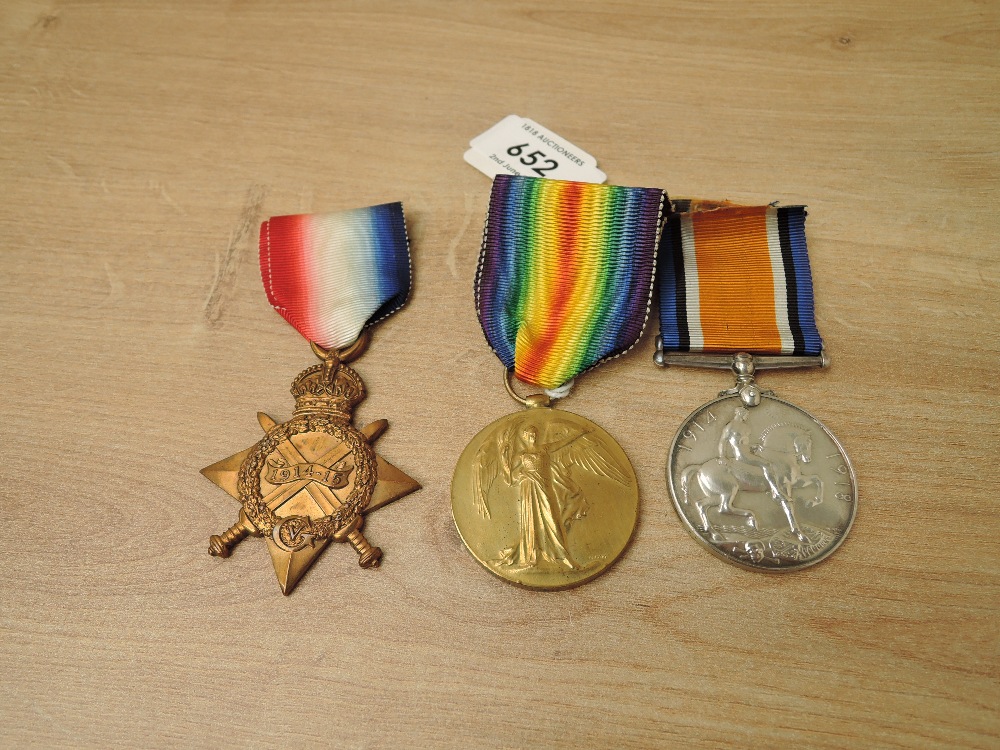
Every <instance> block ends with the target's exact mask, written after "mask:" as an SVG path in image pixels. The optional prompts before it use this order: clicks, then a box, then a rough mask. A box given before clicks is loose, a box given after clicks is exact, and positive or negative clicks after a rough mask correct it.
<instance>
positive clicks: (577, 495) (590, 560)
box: [451, 407, 639, 590]
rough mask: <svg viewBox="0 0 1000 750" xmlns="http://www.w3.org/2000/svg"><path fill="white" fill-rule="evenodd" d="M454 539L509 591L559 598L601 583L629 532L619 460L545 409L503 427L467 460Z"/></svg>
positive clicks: (633, 506) (631, 483) (622, 458)
mask: <svg viewBox="0 0 1000 750" xmlns="http://www.w3.org/2000/svg"><path fill="white" fill-rule="evenodd" d="M451 502H452V511H453V513H454V516H455V525H456V526H457V527H458V532H459V534H460V535H461V537H462V540H463V541H464V542H465V544H466V546H467V547H468V548H469V551H470V552H472V554H473V556H474V557H475V558H476V559H477V560H478V561H479V562H480V563H482V564H483V565H484V566H485V567H486V568H487V569H489V570H490V571H492V572H493V573H495V574H496V575H498V576H500V577H501V578H503V579H505V580H507V581H510V582H512V583H515V584H518V585H520V586H524V587H526V588H532V589H546V590H554V589H563V588H569V587H571V586H577V585H579V584H582V583H585V582H587V581H589V580H591V579H592V578H594V577H596V576H598V575H600V574H601V573H602V572H604V570H606V569H607V568H608V567H609V566H610V565H611V564H612V563H613V562H614V561H615V560H616V559H617V558H618V557H619V556H620V555H621V553H622V552H623V551H624V550H625V547H626V546H627V545H628V542H629V540H630V539H631V537H632V531H633V529H634V528H635V523H636V518H637V515H638V507H639V488H638V484H637V482H636V478H635V472H634V471H633V469H632V465H631V463H629V460H628V458H627V457H626V455H625V452H624V451H623V450H622V449H621V447H620V446H619V445H618V443H616V442H615V441H614V440H613V439H612V438H611V436H610V435H608V433H606V432H605V431H604V430H602V429H601V428H600V427H598V426H597V425H596V424H594V423H593V422H591V421H590V420H587V419H584V418H583V417H581V416H578V415H576V414H573V413H571V412H567V411H562V410H560V409H551V408H548V407H535V408H529V409H527V410H525V411H521V412H517V413H515V414H510V415H507V416H505V417H502V418H500V419H498V420H497V421H495V422H494V423H493V424H491V425H489V426H488V427H486V428H485V429H484V430H482V431H481V432H480V433H479V434H478V435H476V437H475V438H473V439H472V442H470V443H469V445H468V446H467V447H466V449H465V450H464V451H463V453H462V456H461V458H460V459H459V461H458V466H457V467H456V468H455V475H454V478H453V479H452V485H451Z"/></svg>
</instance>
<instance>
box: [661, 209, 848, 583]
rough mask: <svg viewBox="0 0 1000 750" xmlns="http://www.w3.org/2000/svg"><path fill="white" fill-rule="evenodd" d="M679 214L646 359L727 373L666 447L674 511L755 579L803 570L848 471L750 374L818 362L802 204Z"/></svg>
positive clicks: (827, 549)
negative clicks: (728, 378)
mask: <svg viewBox="0 0 1000 750" xmlns="http://www.w3.org/2000/svg"><path fill="white" fill-rule="evenodd" d="M683 208H685V209H689V210H686V211H683V212H681V213H674V214H671V216H670V217H669V220H668V222H667V224H666V228H665V230H664V241H663V246H662V248H661V253H660V260H659V268H658V271H659V276H660V335H659V336H658V337H657V344H656V354H655V355H654V360H655V362H656V364H658V365H660V366H662V367H672V366H681V367H707V368H714V369H730V370H732V372H733V375H734V377H735V380H736V382H735V385H734V387H732V388H730V389H728V390H726V391H723V392H721V393H720V394H719V397H718V398H717V399H715V400H713V401H711V402H709V403H707V404H705V405H704V406H702V407H700V408H699V409H697V410H696V411H695V412H694V413H693V414H691V416H690V417H688V419H687V420H686V421H685V422H684V424H683V425H682V426H681V428H680V429H679V430H678V432H677V434H676V436H675V437H674V440H673V443H672V445H671V448H670V454H669V457H668V461H667V485H668V487H669V490H670V495H671V498H672V500H673V503H674V508H675V510H676V511H677V514H678V516H679V517H680V519H681V521H682V522H683V524H684V525H685V527H686V528H687V529H688V531H690V532H691V534H692V535H693V536H694V538H695V539H697V540H698V541H699V542H701V543H702V544H703V545H705V546H706V547H707V548H708V549H709V550H710V551H712V552H713V553H715V554H716V555H718V556H719V557H722V558H723V559H725V560H727V561H729V562H732V563H735V564H737V565H740V566H743V567H746V568H751V569H755V570H765V571H787V570H794V569H798V568H802V567H806V566H809V565H813V564H815V563H817V562H819V561H821V560H823V559H825V558H826V557H827V556H829V555H830V554H831V553H832V552H833V551H834V550H836V549H837V547H838V546H839V545H840V544H841V543H842V542H843V540H844V538H845V537H846V535H847V533H848V531H849V530H850V527H851V524H852V522H853V520H854V515H855V510H856V507H857V484H856V480H855V475H854V470H853V468H852V466H851V463H850V461H849V460H848V458H847V454H846V452H845V451H844V449H843V447H842V446H841V445H840V443H839V442H838V441H837V439H836V438H835V437H834V435H833V434H832V433H831V432H830V431H829V430H828V429H827V428H826V427H825V426H824V425H823V424H822V423H821V422H820V421H819V420H817V419H816V418H815V417H813V416H812V415H810V414H809V413H808V412H806V411H804V410H802V409H800V408H799V407H797V406H794V405H792V404H790V403H788V402H786V401H782V400H781V399H779V398H777V397H776V396H775V395H774V393H773V392H771V391H766V390H762V389H761V388H760V387H759V386H758V385H757V382H756V377H755V376H756V373H757V372H758V371H760V370H771V369H784V368H799V367H827V366H828V365H829V360H828V358H827V356H826V354H825V352H824V351H823V344H822V339H821V338H820V335H819V331H818V330H817V328H816V322H815V316H814V309H813V288H812V275H811V271H810V267H809V257H808V253H807V248H806V239H805V219H806V211H805V208H804V207H803V206H788V207H781V208H778V207H775V206H772V205H769V206H735V205H732V204H709V205H707V206H699V205H697V204H696V203H695V202H692V204H691V205H684V207H683Z"/></svg>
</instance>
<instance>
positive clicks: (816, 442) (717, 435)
mask: <svg viewBox="0 0 1000 750" xmlns="http://www.w3.org/2000/svg"><path fill="white" fill-rule="evenodd" d="M668 472H669V473H668V478H669V481H670V485H671V492H672V494H673V496H674V503H675V505H676V507H677V510H678V512H679V513H680V514H681V517H682V518H683V519H684V520H685V521H686V522H687V523H688V525H689V526H690V527H691V528H692V530H693V531H694V532H695V534H696V536H698V537H699V538H700V539H701V540H702V541H703V542H705V543H706V544H708V545H709V546H710V547H714V548H715V550H714V551H716V552H717V553H720V554H722V555H723V556H724V557H727V558H729V559H731V560H734V561H736V562H741V563H744V564H746V565H751V566H753V567H755V568H760V567H774V568H776V569H777V568H781V567H796V566H802V565H805V564H811V563H812V562H816V561H818V560H819V559H822V557H825V553H827V552H828V551H832V550H833V548H834V547H835V546H836V542H837V541H838V540H839V539H840V538H841V537H842V536H843V535H844V534H845V533H846V531H847V527H849V525H850V521H851V520H852V519H853V516H854V498H855V490H854V477H853V472H852V471H851V470H850V468H849V465H848V464H847V462H846V458H845V457H844V455H843V452H842V450H841V448H840V446H839V444H838V443H837V442H836V440H835V439H834V438H833V436H832V435H831V434H830V433H829V432H827V431H826V429H825V428H824V427H823V426H822V425H821V424H820V423H819V422H817V421H816V420H814V419H812V418H811V417H810V416H809V415H808V414H806V413H805V412H803V411H801V410H799V409H798V408H797V407H793V406H791V405H790V404H787V403H785V402H783V401H780V400H778V399H775V398H765V399H764V400H763V401H762V402H761V404H760V405H758V406H756V407H750V408H748V407H747V406H745V405H743V404H741V403H740V400H739V399H738V398H724V399H720V400H718V401H715V402H713V403H711V404H707V405H706V406H705V407H702V409H701V410H699V411H698V412H696V413H695V415H693V416H692V418H691V419H689V420H688V423H687V425H686V428H685V429H682V430H681V432H680V433H679V435H678V439H677V441H675V444H674V449H673V451H672V453H671V461H670V466H669V468H668Z"/></svg>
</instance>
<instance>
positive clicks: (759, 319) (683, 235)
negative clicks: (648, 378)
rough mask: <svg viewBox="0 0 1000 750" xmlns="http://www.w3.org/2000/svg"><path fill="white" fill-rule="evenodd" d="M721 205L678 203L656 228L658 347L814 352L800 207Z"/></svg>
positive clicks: (816, 350) (816, 337) (818, 346)
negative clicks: (678, 209) (659, 238)
mask: <svg viewBox="0 0 1000 750" xmlns="http://www.w3.org/2000/svg"><path fill="white" fill-rule="evenodd" d="M720 205H721V207H718V208H715V207H712V206H705V207H702V206H697V205H695V206H684V207H683V208H691V209H693V210H690V211H686V212H684V213H675V214H671V216H670V219H669V221H668V222H667V225H666V228H665V230H664V232H663V241H662V247H661V252H660V259H659V263H658V265H659V270H658V273H659V277H660V335H661V337H662V340H663V348H664V350H666V351H682V352H686V351H690V352H719V353H731V352H740V351H746V352H750V353H757V354H807V355H815V354H819V353H820V350H821V349H822V347H823V342H822V339H820V336H819V331H818V330H817V328H816V320H815V315H814V311H813V288H812V274H811V272H810V269H809V255H808V252H807V249H806V236H805V220H806V211H805V207H804V206H787V207H782V208H777V207H775V206H733V205H727V204H720ZM703 208H708V209H709V210H699V209H703Z"/></svg>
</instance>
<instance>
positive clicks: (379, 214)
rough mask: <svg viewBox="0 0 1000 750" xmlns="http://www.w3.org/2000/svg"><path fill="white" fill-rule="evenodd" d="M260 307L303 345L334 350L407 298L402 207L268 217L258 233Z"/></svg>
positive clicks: (407, 262) (406, 243)
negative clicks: (263, 296)
mask: <svg viewBox="0 0 1000 750" xmlns="http://www.w3.org/2000/svg"><path fill="white" fill-rule="evenodd" d="M260 275H261V279H262V281H263V282H264V291H265V292H267V299H268V301H269V302H270V303H271V305H272V306H273V307H274V309H275V310H277V311H278V312H279V313H280V314H281V316H282V317H283V318H284V319H285V320H287V321H288V322H289V323H291V324H292V325H293V326H294V327H295V329H296V330H297V331H298V332H299V333H301V334H302V335H303V336H305V338H306V339H307V340H309V341H313V342H315V343H317V344H319V345H320V346H322V347H324V348H326V349H341V348H343V347H345V346H347V345H348V344H350V343H352V342H353V341H354V340H356V339H357V338H358V335H359V334H360V333H361V331H362V330H363V329H364V328H366V327H368V326H370V325H373V324H374V323H376V322H378V321H379V320H382V319H383V318H386V317H388V316H389V315H392V314H393V313H394V312H396V311H397V310H399V309H400V308H401V307H402V306H403V305H404V304H406V299H407V297H408V296H409V293H410V245H409V240H408V239H407V236H406V224H405V221H404V219H403V204H401V203H385V204H383V205H380V206H369V207H368V208H358V209H354V210H351V211H339V212H336V213H326V214H299V215H296V216H274V217H272V218H270V219H268V220H267V221H265V222H264V223H263V224H261V226H260Z"/></svg>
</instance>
